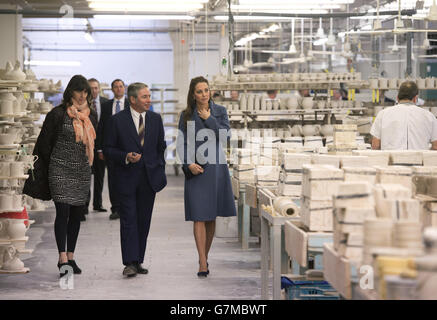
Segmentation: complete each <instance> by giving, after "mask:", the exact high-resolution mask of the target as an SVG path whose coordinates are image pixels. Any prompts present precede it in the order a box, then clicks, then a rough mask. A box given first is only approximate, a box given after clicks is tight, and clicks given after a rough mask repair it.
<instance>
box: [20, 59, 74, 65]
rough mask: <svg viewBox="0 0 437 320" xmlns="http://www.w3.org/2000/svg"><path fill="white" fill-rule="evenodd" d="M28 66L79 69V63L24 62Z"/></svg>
mask: <svg viewBox="0 0 437 320" xmlns="http://www.w3.org/2000/svg"><path fill="white" fill-rule="evenodd" d="M24 64H25V65H28V66H46V67H47V66H52V67H80V65H81V63H80V61H48V60H47V61H44V60H30V61H29V60H26V61H24Z"/></svg>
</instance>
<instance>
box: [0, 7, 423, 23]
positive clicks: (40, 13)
mask: <svg viewBox="0 0 437 320" xmlns="http://www.w3.org/2000/svg"><path fill="white" fill-rule="evenodd" d="M416 13H417V10H416V9H408V10H402V11H401V15H402V16H412V15H414V14H416ZM0 14H21V15H23V17H25V18H32V17H50V18H61V17H63V16H64V14H62V13H59V11H56V10H37V11H36V10H28V9H18V10H12V9H0ZM95 14H99V15H116V14H117V13H116V12H107V11H105V12H103V11H102V12H98V13H97V12H96V11H92V10H76V11H74V17H75V18H92V17H93V16H94V15H95ZM145 14H147V15H153V14H162V12H161V13H159V12H129V15H145ZM227 14H228V13H227V12H209V13H208V16H209V17H213V16H223V15H227ZM379 14H380V15H392V16H397V15H398V14H399V11H398V10H395V11H383V12H379ZM166 15H172V14H168V13H166ZM192 15H193V16H195V17H196V18H200V17H204V15H205V14H204V13H203V12H196V13H193V14H192ZM239 15H243V16H246V15H249V13H246V14H245V13H235V12H234V13H233V16H234V17H238V16H239ZM250 15H251V16H258V17H283V18H284V19H287V18H319V17H321V16H322V17H324V18H348V17H362V16H376V15H377V13H376V12H374V13H371V14H368V13H361V12H333V13H326V14H319V13H317V14H308V13H306V14H283V13H261V12H252V13H250ZM217 23H221V22H217Z"/></svg>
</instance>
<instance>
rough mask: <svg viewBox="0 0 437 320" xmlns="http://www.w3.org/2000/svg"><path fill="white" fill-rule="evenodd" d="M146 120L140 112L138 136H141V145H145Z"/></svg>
mask: <svg viewBox="0 0 437 320" xmlns="http://www.w3.org/2000/svg"><path fill="white" fill-rule="evenodd" d="M144 133H145V130H144V122H143V115H141V114H140V125H139V126H138V136H139V137H140V141H141V146H144Z"/></svg>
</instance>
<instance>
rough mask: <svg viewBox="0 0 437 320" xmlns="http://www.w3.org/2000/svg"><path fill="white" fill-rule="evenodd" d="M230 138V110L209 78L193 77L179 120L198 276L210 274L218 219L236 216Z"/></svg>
mask: <svg viewBox="0 0 437 320" xmlns="http://www.w3.org/2000/svg"><path fill="white" fill-rule="evenodd" d="M229 137H230V126H229V119H228V115H227V112H226V109H225V108H224V107H222V106H219V105H217V104H215V103H214V102H213V101H212V100H211V96H210V91H209V85H208V80H206V79H205V78H203V77H196V78H193V79H192V80H191V83H190V89H189V91H188V97H187V108H186V109H185V110H184V111H183V112H182V114H181V117H180V119H179V137H178V142H177V145H178V147H177V150H178V155H179V157H180V159H181V160H183V164H182V169H183V171H184V173H185V188H184V200H185V221H193V222H194V226H193V231H194V239H195V241H196V246H197V251H198V254H199V272H198V273H197V276H198V277H207V275H208V274H209V270H208V253H209V249H210V248H211V244H212V240H213V238H214V232H215V219H216V218H217V217H218V216H220V217H230V216H235V215H236V210H235V202H234V196H233V193H232V185H231V180H230V177H229V170H228V166H227V162H226V156H225V153H224V151H223V148H222V144H226V142H227V141H229Z"/></svg>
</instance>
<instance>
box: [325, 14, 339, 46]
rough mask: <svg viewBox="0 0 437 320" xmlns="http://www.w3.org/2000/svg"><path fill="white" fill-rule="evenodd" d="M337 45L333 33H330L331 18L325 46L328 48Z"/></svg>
mask: <svg viewBox="0 0 437 320" xmlns="http://www.w3.org/2000/svg"><path fill="white" fill-rule="evenodd" d="M331 13H332V11H331ZM336 44H337V42H336V41H335V36H334V33H333V32H332V18H330V29H329V35H328V41H326V45H327V46H328V47H333V46H335V45H336Z"/></svg>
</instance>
